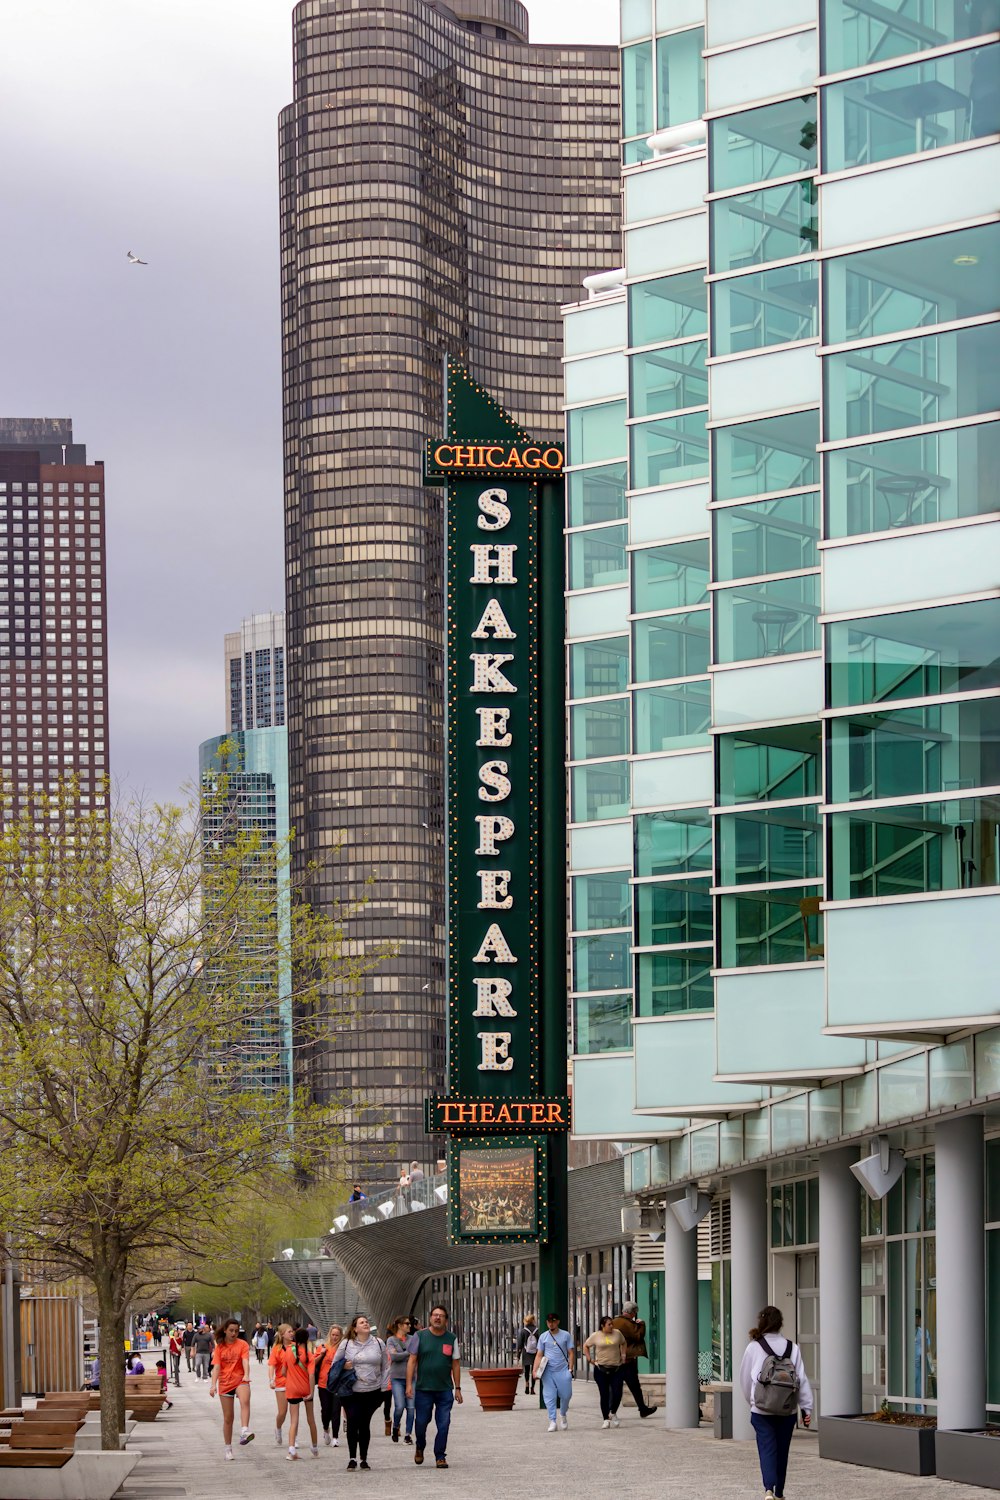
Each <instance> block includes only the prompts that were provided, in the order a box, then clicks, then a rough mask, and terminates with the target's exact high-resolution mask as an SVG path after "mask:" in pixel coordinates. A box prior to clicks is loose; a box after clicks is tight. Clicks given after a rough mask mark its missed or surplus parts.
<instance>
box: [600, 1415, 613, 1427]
mask: <svg viewBox="0 0 1000 1500" xmlns="http://www.w3.org/2000/svg"><path fill="white" fill-rule="evenodd" d="M601 1426H602V1427H610V1426H611V1418H610V1417H605V1418H604V1421H603V1422H602V1423H601Z"/></svg>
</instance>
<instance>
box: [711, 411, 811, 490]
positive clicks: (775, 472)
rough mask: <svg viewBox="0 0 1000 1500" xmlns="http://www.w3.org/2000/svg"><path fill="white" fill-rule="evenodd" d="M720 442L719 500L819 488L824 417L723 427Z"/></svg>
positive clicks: (793, 416)
mask: <svg viewBox="0 0 1000 1500" xmlns="http://www.w3.org/2000/svg"><path fill="white" fill-rule="evenodd" d="M714 442H715V464H714V478H715V498H716V499H717V500H739V499H740V498H741V497H742V496H744V495H746V496H751V495H766V494H770V493H773V492H776V491H778V490H796V489H806V488H807V487H810V486H815V485H817V484H818V483H819V459H818V457H817V454H816V444H817V443H818V442H819V412H818V411H800V412H792V413H790V414H789V415H788V416H785V417H764V418H763V419H761V420H760V421H756V422H736V423H734V424H733V425H732V426H730V427H718V428H716V430H715V434H714Z"/></svg>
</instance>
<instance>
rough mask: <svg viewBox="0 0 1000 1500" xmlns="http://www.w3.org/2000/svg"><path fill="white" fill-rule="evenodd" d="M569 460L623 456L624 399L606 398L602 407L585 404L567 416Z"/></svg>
mask: <svg viewBox="0 0 1000 1500" xmlns="http://www.w3.org/2000/svg"><path fill="white" fill-rule="evenodd" d="M567 430H568V439H569V441H568V448H569V453H568V457H569V461H570V463H572V464H596V463H600V462H602V461H603V460H604V459H608V458H624V457H625V453H626V436H625V402H624V401H609V402H608V403H607V404H606V405H604V406H585V407H581V408H580V409H579V410H577V411H571V412H569V413H568V417H567Z"/></svg>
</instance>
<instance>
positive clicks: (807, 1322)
mask: <svg viewBox="0 0 1000 1500" xmlns="http://www.w3.org/2000/svg"><path fill="white" fill-rule="evenodd" d="M795 1330H796V1332H795V1339H796V1343H797V1344H798V1345H799V1348H800V1349H801V1350H802V1363H803V1364H804V1365H805V1368H806V1374H807V1375H808V1376H809V1384H810V1385H811V1386H812V1388H813V1396H814V1398H815V1400H816V1404H817V1406H818V1405H819V1395H818V1392H819V1252H818V1251H816V1250H807V1251H805V1252H803V1253H802V1254H800V1255H796V1257H795Z"/></svg>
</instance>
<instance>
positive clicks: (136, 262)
mask: <svg viewBox="0 0 1000 1500" xmlns="http://www.w3.org/2000/svg"><path fill="white" fill-rule="evenodd" d="M128 263H129V265H130V266H148V265H149V261H148V260H140V259H139V257H138V255H133V254H132V251H131V250H130V251H129V252H128Z"/></svg>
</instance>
